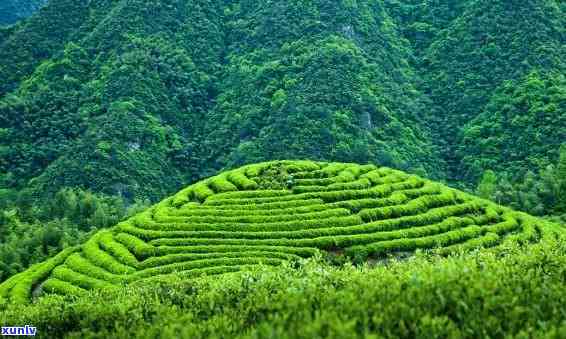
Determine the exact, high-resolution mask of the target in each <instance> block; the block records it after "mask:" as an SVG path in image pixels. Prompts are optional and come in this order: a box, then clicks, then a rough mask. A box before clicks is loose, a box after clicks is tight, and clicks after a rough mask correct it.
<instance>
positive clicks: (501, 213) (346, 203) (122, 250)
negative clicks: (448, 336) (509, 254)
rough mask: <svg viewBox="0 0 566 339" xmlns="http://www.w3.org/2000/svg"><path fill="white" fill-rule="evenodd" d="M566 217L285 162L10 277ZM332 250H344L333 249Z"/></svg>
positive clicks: (482, 233)
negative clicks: (541, 216) (538, 214)
mask: <svg viewBox="0 0 566 339" xmlns="http://www.w3.org/2000/svg"><path fill="white" fill-rule="evenodd" d="M560 232H562V230H561V229H560V228H559V226H557V225H553V224H550V223H548V222H545V221H543V220H541V219H536V218H534V217H531V216H529V215H526V214H523V213H519V212H515V211H512V210H510V209H507V208H504V207H501V206H498V205H496V204H494V203H491V202H489V201H486V200H482V199H479V198H476V197H473V196H470V195H468V194H465V193H463V192H460V191H457V190H454V189H451V188H448V187H446V186H443V185H440V184H438V183H435V182H432V181H429V180H425V179H422V178H420V177H417V176H413V175H409V174H406V173H404V172H401V171H397V170H393V169H390V168H387V167H378V166H374V165H357V164H351V163H319V162H310V161H276V162H268V163H259V164H255V165H248V166H244V167H242V168H239V169H236V170H232V171H227V172H223V173H222V174H220V175H218V176H215V177H212V178H209V179H206V180H203V181H201V182H198V183H196V184H194V185H192V186H189V187H188V188H186V189H184V190H182V191H181V192H179V193H177V194H176V195H174V196H172V197H170V198H167V199H165V200H163V201H162V202H160V203H159V204H157V205H155V206H154V207H152V208H151V209H149V210H147V211H145V212H143V213H141V214H139V215H136V216H134V217H133V218H131V219H129V220H127V221H125V222H122V223H120V224H118V225H116V226H115V227H114V228H111V229H109V230H104V231H100V232H98V233H97V234H95V235H94V236H93V237H92V238H91V239H90V240H88V241H87V242H86V243H85V244H83V245H81V246H78V247H73V248H68V249H66V250H64V251H63V252H61V253H59V254H58V255H57V256H55V257H53V258H51V259H49V260H48V261H46V262H44V263H40V264H37V265H35V266H32V267H31V268H30V269H28V270H27V271H25V272H24V273H22V274H19V275H15V276H13V277H12V278H10V279H8V280H7V281H5V282H4V283H3V284H2V285H0V293H1V296H2V297H3V298H7V299H9V300H13V301H18V302H21V303H25V302H26V301H27V300H29V299H30V298H31V297H32V295H37V294H38V293H42V292H45V293H57V294H72V295H75V294H84V293H85V292H86V291H87V290H99V289H104V290H108V289H115V288H117V287H119V286H121V285H122V284H125V283H139V282H143V283H144V284H145V283H147V282H148V280H149V281H151V280H155V279H158V278H163V277H167V276H171V275H173V276H177V277H182V278H190V277H198V276H200V275H203V274H204V275H210V274H220V273H227V272H234V271H238V270H240V269H242V268H245V267H249V266H254V265H258V264H264V265H275V266H277V265H281V264H282V263H284V262H293V261H297V260H299V259H300V258H308V257H313V256H317V255H322V256H323V257H327V258H329V259H331V260H339V261H343V260H352V261H354V262H358V263H362V262H364V261H367V260H370V261H372V260H380V258H385V257H386V256H387V255H390V254H393V255H402V256H404V255H407V254H410V253H412V252H414V251H415V250H417V249H423V250H431V251H433V253H435V254H440V255H447V254H451V253H458V252H462V251H469V250H473V249H476V248H489V247H494V246H502V245H504V244H517V243H518V244H528V243H537V242H539V241H541V240H544V239H552V238H553V237H554V236H556V235H558V234H560ZM332 258H333V259H332Z"/></svg>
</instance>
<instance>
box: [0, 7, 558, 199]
mask: <svg viewBox="0 0 566 339" xmlns="http://www.w3.org/2000/svg"><path fill="white" fill-rule="evenodd" d="M564 10H565V6H564V4H563V3H562V2H560V1H555V0H527V1H504V0H496V1H487V0H473V1H463V0H458V1H447V0H436V1H424V0H397V1H382V0H364V1H339V2H336V1H330V0H315V1H283V2H282V1H267V0H265V1H247V0H240V1H228V0H226V1H209V0H162V1H151V2H148V1H142V0H130V1H125V0H123V1H109V0H97V1H87V0H79V1H75V0H73V1H71V0H52V1H50V2H49V3H48V5H47V6H45V7H44V8H43V9H42V11H41V12H40V13H39V14H38V15H35V16H33V17H31V18H29V19H28V20H25V21H23V22H21V23H19V24H18V25H16V26H13V27H10V28H7V29H4V30H2V31H0V75H1V76H0V98H1V99H0V175H1V178H0V179H1V181H2V185H3V186H5V187H8V188H12V189H16V190H22V189H27V190H29V191H30V192H31V194H32V195H37V196H39V197H45V196H48V195H49V194H52V193H55V192H57V191H58V190H60V189H61V188H63V187H68V186H71V187H82V188H86V189H91V190H93V191H95V192H103V193H106V194H110V195H120V196H122V197H125V198H126V199H129V200H132V199H134V198H136V197H137V198H151V199H153V200H156V199H158V198H160V197H163V196H164V195H165V194H167V193H169V192H172V191H174V190H175V189H177V188H179V187H180V186H181V185H182V184H183V183H187V182H193V181H195V180H197V179H199V178H202V177H206V176H209V175H211V174H214V173H216V171H218V170H220V169H221V168H229V167H235V166H237V165H241V164H244V163H250V162H257V161H262V160H269V159H282V158H310V159H319V160H337V161H356V162H367V161H370V162H376V163H380V164H383V165H388V166H392V167H396V168H400V169H404V170H409V171H413V172H416V173H419V174H423V175H426V176H428V177H431V178H436V179H444V180H447V181H449V182H454V183H456V182H458V183H460V185H461V186H464V187H466V186H467V187H473V186H474V185H475V184H476V183H477V181H478V180H479V178H480V177H481V176H482V173H483V172H484V171H485V170H495V171H496V172H497V173H498V174H505V172H508V173H509V174H510V175H511V176H512V178H511V179H512V180H519V179H520V178H522V176H524V175H525V173H527V172H528V171H533V172H535V173H536V172H537V171H539V170H541V169H544V168H545V167H546V166H548V165H549V164H551V163H555V162H556V161H557V159H558V153H559V152H558V151H559V148H560V144H561V143H564V142H565V141H566V134H565V133H566V111H565V108H564V107H565V101H566V97H565V94H564V93H565V83H564V73H565V70H566V66H565V60H564V55H566V48H565V46H566V33H565V27H566V16H565V14H564V13H565V12H564Z"/></svg>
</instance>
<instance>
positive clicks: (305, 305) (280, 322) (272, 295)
mask: <svg viewBox="0 0 566 339" xmlns="http://www.w3.org/2000/svg"><path fill="white" fill-rule="evenodd" d="M565 253H566V242H565V241H564V239H562V240H549V241H545V242H542V243H540V244H536V245H532V246H529V247H526V248H525V247H520V246H518V245H511V246H507V247H503V248H499V249H497V250H488V251H483V252H477V253H475V254H473V255H467V256H454V257H449V258H438V257H426V256H424V255H417V256H416V257H414V258H413V259H409V260H408V261H405V262H398V261H393V262H390V263H389V264H388V265H387V266H378V267H375V268H370V267H368V266H364V267H361V268H355V267H352V266H345V267H342V268H333V267H329V266H325V265H324V264H321V263H320V262H317V261H315V260H308V261H303V262H302V263H301V265H300V267H299V268H291V267H289V266H283V267H278V268H267V267H258V268H255V269H253V270H251V271H244V272H240V273H235V274H226V275H222V276H209V277H206V278H200V279H197V280H193V281H184V282H183V281H180V280H176V279H174V280H163V281H161V282H160V283H155V284H143V285H138V286H135V285H133V286H130V287H127V288H121V289H117V290H114V291H107V292H104V293H89V294H86V295H85V296H83V297H67V298H63V297H55V296H49V297H45V298H42V299H40V300H39V302H38V303H37V304H34V305H31V306H20V305H18V307H13V306H8V308H6V309H5V310H4V311H2V312H1V313H0V322H2V323H3V324H33V325H34V326H37V327H38V333H39V334H40V335H42V336H45V337H50V338H59V337H70V338H73V337H75V338H78V337H87V338H91V337H97V338H107V337H113V338H155V337H164V338H168V337H176V338H214V337H242V338H267V337H271V338H273V337H290V338H309V339H312V338H318V337H328V338H352V337H370V338H381V337H385V338H400V337H404V338H479V337H491V338H499V337H507V336H509V337H518V338H563V337H564V336H565V335H566V321H565V319H566V309H564V303H565V302H566V294H565V293H564V284H565V282H566V281H565V279H566V254H565ZM46 310H49V312H46Z"/></svg>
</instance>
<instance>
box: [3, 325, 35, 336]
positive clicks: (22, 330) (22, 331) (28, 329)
mask: <svg viewBox="0 0 566 339" xmlns="http://www.w3.org/2000/svg"><path fill="white" fill-rule="evenodd" d="M36 332H37V329H36V328H35V327H33V326H29V325H26V326H13V327H8V326H6V327H4V326H3V327H2V335H31V336H35V333H36Z"/></svg>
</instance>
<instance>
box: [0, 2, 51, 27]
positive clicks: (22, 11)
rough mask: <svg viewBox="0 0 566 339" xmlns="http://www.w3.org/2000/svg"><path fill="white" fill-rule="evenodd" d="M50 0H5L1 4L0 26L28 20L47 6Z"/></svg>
mask: <svg viewBox="0 0 566 339" xmlns="http://www.w3.org/2000/svg"><path fill="white" fill-rule="evenodd" d="M47 1H48V0H3V1H2V2H1V3H0V26H3V25H5V26H7V25H10V24H14V23H16V22H17V21H18V20H21V19H24V18H27V17H29V16H31V15H32V14H34V13H35V12H36V11H38V10H39V9H40V8H41V6H43V5H45V4H46V3H47Z"/></svg>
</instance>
